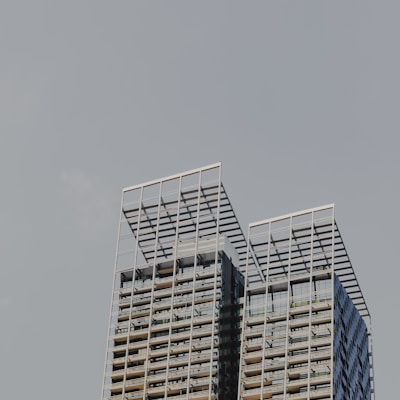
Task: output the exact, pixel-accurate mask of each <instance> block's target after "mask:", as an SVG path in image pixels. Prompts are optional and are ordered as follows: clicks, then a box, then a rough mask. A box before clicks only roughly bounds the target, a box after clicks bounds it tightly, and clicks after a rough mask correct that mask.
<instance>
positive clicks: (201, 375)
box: [102, 164, 374, 400]
mask: <svg viewBox="0 0 400 400" xmlns="http://www.w3.org/2000/svg"><path fill="white" fill-rule="evenodd" d="M372 371H373V370H372V353H371V336H370V315H369V312H368V309H367V306H366V304H365V301H364V297H363V295H362V292H361V290H360V287H359V285H358V282H357V279H356V276H355V275H354V271H353V268H352V266H351V263H350V260H349V258H348V255H347V252H346V249H345V247H344V244H343V242H342V239H341V236H340V233H339V230H338V227H337V225H336V222H335V218H334V208H333V205H328V206H324V207H318V208H313V209H309V210H306V211H302V212H297V213H293V214H288V215H285V216H282V217H278V218H273V219H269V220H264V221H260V222H255V223H252V224H250V225H249V227H248V232H246V235H245V234H244V232H243V231H242V229H241V227H240V225H239V223H238V220H237V218H236V216H235V213H234V211H233V209H232V206H231V203H230V201H229V198H228V196H227V193H226V191H225V188H224V186H223V185H222V183H221V164H214V165H210V166H206V167H203V168H199V169H196V170H192V171H187V172H184V173H182V174H177V175H174V176H169V177H166V178H162V179H159V180H155V181H151V182H147V183H145V184H141V185H137V186H132V187H128V188H125V189H124V190H123V198H122V207H121V219H120V230H119V237H118V248H117V257H116V264H115V273H114V283H113V295H112V304H111V309H110V324H109V332H108V343H107V353H106V362H105V373H104V385H103V394H102V396H103V397H102V400H134V399H135V400H136V399H139V400H161V399H171V400H189V399H190V400H214V399H215V400H217V399H218V400H239V399H240V400H261V399H276V400H278V399H279V400H309V399H331V400H333V399H334V400H369V399H373V398H374V388H373V373H372Z"/></svg>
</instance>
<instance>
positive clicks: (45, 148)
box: [0, 0, 400, 400]
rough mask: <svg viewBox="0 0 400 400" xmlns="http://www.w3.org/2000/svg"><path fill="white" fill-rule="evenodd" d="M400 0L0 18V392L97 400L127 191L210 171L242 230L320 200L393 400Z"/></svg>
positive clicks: (49, 5)
mask: <svg viewBox="0 0 400 400" xmlns="http://www.w3.org/2000/svg"><path fill="white" fill-rule="evenodd" d="M399 14H400V3H399V2H398V1H385V0H381V1H379V2H378V1H368V0H363V1H335V2H326V1H296V2H289V1H268V2H267V1H241V2H238V1H219V0H217V1H201V2H188V1H168V2H154V1H84V0H79V1H63V2H61V1H40V0H37V1H18V2H16V1H6V0H3V1H2V2H1V4H0V49H1V53H0V61H1V62H0V132H1V146H0V177H1V189H2V190H1V209H0V265H1V269H0V315H1V326H2V328H1V332H0V338H1V339H0V387H1V390H0V391H1V397H2V398H4V399H17V398H18V399H20V398H21V399H22V398H25V397H27V398H28V397H29V398H30V399H54V398H56V399H57V400H70V399H72V398H74V399H88V400H89V399H100V395H101V385H102V374H103V362H104V354H105V345H106V335H107V318H108V308H109V301H110V295H111V283H112V282H111V280H112V272H113V266H114V254H115V246H116V238H117V225H118V218H119V204H120V196H121V189H122V187H125V186H129V185H133V184H137V183H141V182H145V181H147V180H150V179H154V178H158V177H162V176H164V175H170V174H173V173H177V172H180V171H184V170H187V169H192V168H196V167H199V166H202V165H207V164H210V163H214V162H217V161H222V162H223V181H224V184H225V186H226V189H227V191H228V194H229V196H230V199H231V201H232V203H233V206H234V207H235V210H236V212H237V215H238V217H239V219H240V221H241V223H242V226H243V227H244V228H245V227H246V226H247V223H248V222H251V221H256V220H260V219H264V218H269V217H273V216H277V215H281V214H285V213H288V212H291V211H297V210H301V209H305V208H310V207H314V206H318V205H323V204H327V203H331V202H335V204H336V217H337V221H338V224H339V227H340V229H341V233H342V236H343V238H344V240H345V243H346V247H347V250H348V252H349V254H350V257H351V259H352V262H353V265H354V268H355V270H356V273H357V276H358V278H359V281H360V285H361V287H362V288H363V291H364V295H365V297H366V300H367V303H368V305H369V308H370V311H371V314H372V317H373V331H374V360H375V375H376V387H377V398H380V399H390V398H392V399H393V398H396V394H395V393H396V390H397V375H398V359H399V357H400V351H399V346H397V345H393V343H397V342H398V333H399V331H400V322H399V318H398V306H399V305H400V304H399V303H400V302H399V297H398V292H399V290H398V283H399V279H400V273H399V265H398V257H397V256H396V254H397V246H398V245H399V244H398V241H399V234H398V229H397V226H399V222H400V221H399V212H398V211H396V210H398V207H399V203H400V201H399V200H400V198H399V197H400V196H399V194H400V189H399V179H398V173H399V164H400V161H399V143H400V139H399V103H400V100H399V93H400V81H399V71H400V55H399V34H400V24H399V22H398V18H399Z"/></svg>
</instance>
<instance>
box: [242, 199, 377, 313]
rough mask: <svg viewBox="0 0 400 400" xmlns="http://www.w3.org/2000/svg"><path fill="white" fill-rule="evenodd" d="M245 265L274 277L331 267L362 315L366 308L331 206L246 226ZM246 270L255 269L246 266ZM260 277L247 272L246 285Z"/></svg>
mask: <svg viewBox="0 0 400 400" xmlns="http://www.w3.org/2000/svg"><path fill="white" fill-rule="evenodd" d="M249 248H250V251H249V255H251V258H249V261H248V265H249V267H251V266H252V265H254V264H255V263H257V266H258V268H259V269H261V271H262V274H263V275H264V277H266V271H267V269H268V279H269V280H273V279H274V277H276V276H282V275H287V274H288V273H289V267H290V272H291V274H296V273H298V274H301V273H302V272H305V271H310V268H311V267H312V268H313V269H314V270H320V271H324V270H326V271H327V272H329V271H330V270H332V269H333V271H334V273H335V274H336V275H337V276H338V278H339V280H340V282H341V283H342V285H343V287H344V288H345V289H346V292H347V293H348V295H349V297H350V298H351V299H352V301H353V303H354V305H355V307H356V308H357V310H358V311H359V312H360V314H361V316H362V317H369V316H370V314H369V311H368V308H367V305H366V302H365V299H364V296H363V294H362V291H361V288H360V285H359V284H358V280H357V277H356V275H355V273H354V270H353V267H352V265H351V262H350V258H349V256H348V254H347V251H346V248H345V246H344V243H343V240H342V237H341V234H340V231H339V228H338V226H337V223H336V221H335V219H334V205H333V204H330V205H327V206H322V207H316V208H312V209H309V210H304V211H300V212H296V213H292V214H287V215H284V216H281V217H276V218H272V219H268V220H263V221H259V222H255V223H252V224H250V225H249ZM249 270H253V271H254V270H255V269H254V268H249ZM257 282H259V279H258V278H257V277H256V276H255V275H254V274H252V273H251V272H250V273H248V283H249V285H252V284H254V285H256V284H257Z"/></svg>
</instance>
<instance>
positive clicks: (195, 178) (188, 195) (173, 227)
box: [123, 163, 247, 271]
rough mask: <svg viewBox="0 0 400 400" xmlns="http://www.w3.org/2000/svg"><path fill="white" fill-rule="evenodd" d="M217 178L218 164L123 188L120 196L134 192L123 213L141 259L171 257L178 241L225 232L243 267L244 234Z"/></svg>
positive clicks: (213, 235) (214, 235)
mask: <svg viewBox="0 0 400 400" xmlns="http://www.w3.org/2000/svg"><path fill="white" fill-rule="evenodd" d="M220 176H221V164H220V163H218V164H213V165H210V166H207V167H203V168H199V169H195V170H191V171H188V172H184V173H182V174H178V175H173V176H169V177H166V178H162V179H159V180H155V181H151V182H148V183H144V184H141V185H136V186H132V187H128V188H125V189H124V190H123V194H124V196H125V195H126V194H132V193H133V192H136V199H137V200H136V201H134V202H133V203H127V204H125V201H124V204H123V214H124V216H125V218H126V221H127V222H128V224H129V226H130V229H131V232H132V233H133V235H134V237H135V240H136V242H137V245H138V248H139V250H140V251H141V253H142V255H143V257H144V261H145V262H146V263H153V262H156V263H159V262H162V261H165V260H170V259H173V258H174V256H175V249H176V246H177V245H178V244H179V243H184V242H194V241H196V240H199V239H203V238H207V237H210V238H211V237H216V236H217V235H224V236H225V237H227V238H228V239H229V241H230V242H231V244H232V245H233V246H234V247H235V249H236V251H237V253H238V255H239V263H240V267H241V269H242V270H243V271H244V266H245V262H246V246H247V244H246V240H245V236H244V234H243V232H242V229H241V227H240V225H239V222H238V221H237V218H236V215H235V213H234V211H233V208H232V205H231V203H230V201H229V198H228V195H227V193H226V191H225V188H224V186H223V185H222V183H221V180H220ZM171 187H172V188H173V189H172V190H171ZM146 191H147V193H148V195H147V194H146Z"/></svg>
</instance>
